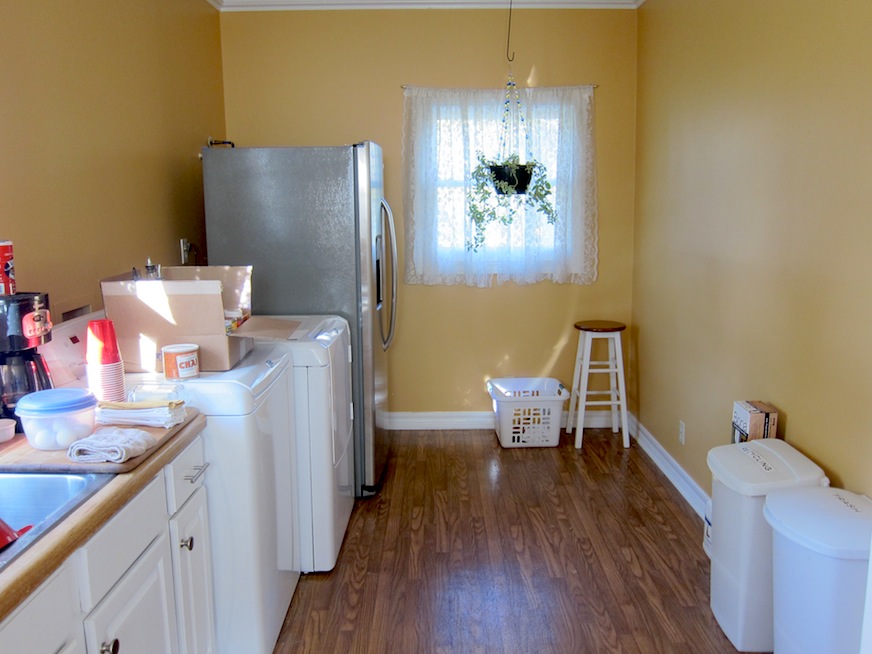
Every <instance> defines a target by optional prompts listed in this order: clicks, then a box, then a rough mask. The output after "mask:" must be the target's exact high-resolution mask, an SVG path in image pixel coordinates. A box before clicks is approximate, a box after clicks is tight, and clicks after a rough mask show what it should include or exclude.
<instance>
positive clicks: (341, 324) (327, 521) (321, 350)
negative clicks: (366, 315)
mask: <svg viewBox="0 0 872 654" xmlns="http://www.w3.org/2000/svg"><path fill="white" fill-rule="evenodd" d="M270 318H280V319H282V320H288V321H293V322H296V323H298V325H297V327H296V329H295V330H294V332H293V333H292V334H291V336H290V337H289V338H288V339H287V340H267V341H261V340H256V341H255V342H256V343H257V344H258V345H265V344H267V343H269V344H273V345H275V344H278V345H279V347H281V348H283V349H285V350H286V351H289V352H290V353H291V356H292V359H293V361H292V364H291V365H292V366H293V378H294V383H293V387H292V389H291V392H292V393H293V396H294V397H293V403H292V404H293V406H294V407H295V409H294V418H295V426H296V436H297V438H296V443H297V474H296V479H297V497H298V500H299V526H300V530H299V534H300V537H299V541H298V542H299V552H300V570H301V571H302V572H326V571H328V570H332V569H333V567H334V566H335V565H336V560H337V558H338V557H339V550H340V548H341V547H342V540H343V539H344V537H345V531H346V529H347V528H348V521H349V519H350V517H351V511H352V509H353V508H354V444H353V434H354V430H353V428H352V427H353V419H354V413H353V407H352V399H351V398H352V395H351V335H350V331H349V328H348V323H347V322H346V321H345V319H344V318H341V317H339V316H324V315H320V316H318V315H316V316H270Z"/></svg>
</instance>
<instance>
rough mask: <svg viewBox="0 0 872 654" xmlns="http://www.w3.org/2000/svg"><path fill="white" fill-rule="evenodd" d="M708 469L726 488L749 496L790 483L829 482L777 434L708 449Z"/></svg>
mask: <svg viewBox="0 0 872 654" xmlns="http://www.w3.org/2000/svg"><path fill="white" fill-rule="evenodd" d="M706 460H707V461H708V466H709V469H710V470H711V471H712V474H713V475H714V476H715V477H717V478H718V479H719V480H720V481H721V482H723V483H724V484H725V485H726V486H727V487H728V488H731V489H732V490H734V491H736V492H737V493H739V494H740V495H748V496H751V497H754V496H757V495H768V494H769V493H770V492H771V491H773V490H777V489H780V488H789V487H791V486H829V483H830V482H829V480H828V479H827V478H826V476H825V475H824V471H823V470H822V469H821V468H820V467H819V466H817V465H816V464H815V463H814V462H812V461H811V459H808V458H807V457H805V456H804V455H802V454H801V453H799V452H798V451H797V450H795V449H794V448H793V447H791V446H790V445H788V444H787V443H785V442H784V441H782V440H780V439H777V438H762V439H757V440H753V441H747V442H745V443H735V444H733V445H720V446H718V447H716V448H714V449H712V450H709V453H708V456H707V457H706Z"/></svg>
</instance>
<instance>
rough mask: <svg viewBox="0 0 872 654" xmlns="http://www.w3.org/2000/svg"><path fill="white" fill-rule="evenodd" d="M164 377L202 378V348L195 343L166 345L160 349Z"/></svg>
mask: <svg viewBox="0 0 872 654" xmlns="http://www.w3.org/2000/svg"><path fill="white" fill-rule="evenodd" d="M160 351H161V356H162V358H163V370H164V377H166V378H167V379H193V378H194V377H199V376H200V346H199V345H194V344H193V343H180V344H178V345H165V346H164V347H162V348H161V349H160Z"/></svg>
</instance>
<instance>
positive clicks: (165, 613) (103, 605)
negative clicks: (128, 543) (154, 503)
mask: <svg viewBox="0 0 872 654" xmlns="http://www.w3.org/2000/svg"><path fill="white" fill-rule="evenodd" d="M168 545H169V544H168V541H167V535H166V533H165V532H163V533H161V534H160V535H159V536H158V537H157V538H156V539H155V540H154V541H152V543H151V545H149V546H148V548H147V549H146V550H145V552H143V554H142V556H140V557H139V558H138V559H137V560H136V563H134V564H133V567H131V568H130V570H128V571H127V572H126V573H125V574H124V576H123V577H122V578H121V579H120V581H119V582H118V583H117V584H115V586H114V587H113V588H112V590H111V591H110V592H109V594H108V595H106V597H104V598H103V600H102V601H101V602H100V603H99V604H98V605H97V608H95V609H94V610H93V611H91V613H90V614H89V615H88V617H87V618H85V640H86V642H87V645H88V654H154V653H155V652H162V653H164V652H165V653H166V654H177V652H178V651H179V648H178V630H177V627H176V611H175V602H174V599H173V588H172V583H173V581H172V565H171V563H170V554H169V548H168Z"/></svg>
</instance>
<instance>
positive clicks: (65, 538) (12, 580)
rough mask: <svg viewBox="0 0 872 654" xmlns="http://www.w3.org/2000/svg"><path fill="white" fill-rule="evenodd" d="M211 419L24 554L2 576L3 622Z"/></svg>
mask: <svg viewBox="0 0 872 654" xmlns="http://www.w3.org/2000/svg"><path fill="white" fill-rule="evenodd" d="M205 424H206V417H205V416H204V415H202V414H197V415H196V416H195V417H194V418H193V419H192V420H191V421H190V422H189V423H188V424H187V425H185V426H184V427H183V428H182V429H181V430H180V431H179V432H178V433H177V434H176V435H175V436H173V437H172V438H171V439H169V440H168V441H167V442H166V443H164V444H163V445H162V446H161V447H160V448H158V449H157V450H155V451H154V453H152V454H151V455H150V456H149V457H148V458H147V459H146V460H145V461H143V462H142V463H141V464H139V465H138V466H137V467H136V468H134V469H133V470H132V471H130V472H125V473H121V474H118V475H116V476H115V478H114V479H112V480H111V481H110V482H109V483H108V484H106V486H104V487H103V488H101V489H100V490H98V491H97V492H96V493H95V494H94V495H92V496H91V497H90V498H88V499H87V500H85V501H84V502H83V503H82V504H80V505H79V506H78V507H77V508H76V509H75V510H74V511H73V512H72V513H70V515H68V516H67V517H66V518H64V519H63V520H62V521H61V522H60V523H59V524H57V525H56V526H55V527H54V528H53V529H51V531H49V532H47V533H46V534H45V535H44V536H42V538H40V539H39V540H38V541H36V542H35V543H34V544H33V545H31V546H30V547H29V548H28V549H27V550H26V551H24V552H22V553H21V555H20V556H18V557H17V558H16V559H15V560H14V561H12V562H10V563H9V565H7V566H6V567H4V568H3V571H2V573H0V621H3V620H4V619H5V618H6V617H7V616H8V615H9V614H10V613H12V611H14V610H15V608H16V607H17V606H18V605H19V604H20V603H21V602H22V601H23V600H24V599H25V598H26V597H27V596H28V595H30V594H31V593H32V592H33V591H34V590H36V589H37V588H38V587H39V586H40V584H42V582H44V581H45V580H46V579H48V578H49V577H50V576H51V574H52V573H53V572H54V571H55V570H57V569H58V567H60V565H61V564H62V563H63V562H64V561H66V560H67V558H68V557H69V556H70V555H71V554H72V553H73V552H75V551H76V550H77V549H78V548H80V547H81V546H82V545H84V544H85V543H86V542H87V541H88V539H89V538H91V536H93V535H94V534H95V533H96V532H97V531H98V530H99V529H100V527H102V526H103V525H104V524H105V523H106V522H108V521H109V519H110V518H111V517H112V516H114V515H115V514H116V513H117V512H118V510H119V509H121V507H123V506H124V505H125V504H127V502H129V501H130V500H131V499H132V498H133V497H134V496H135V495H136V494H137V493H138V492H139V491H140V490H142V489H143V488H145V486H146V484H148V482H150V481H151V480H152V479H153V478H154V477H155V475H157V474H158V472H160V471H161V470H162V469H163V468H164V466H166V465H167V464H168V463H169V462H170V461H172V460H173V459H174V458H175V457H176V456H177V455H178V454H179V453H180V452H181V451H182V450H184V449H185V447H187V446H188V444H189V443H191V441H193V440H194V438H195V437H196V436H197V434H199V433H200V432H201V431H203V427H204V426H205Z"/></svg>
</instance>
